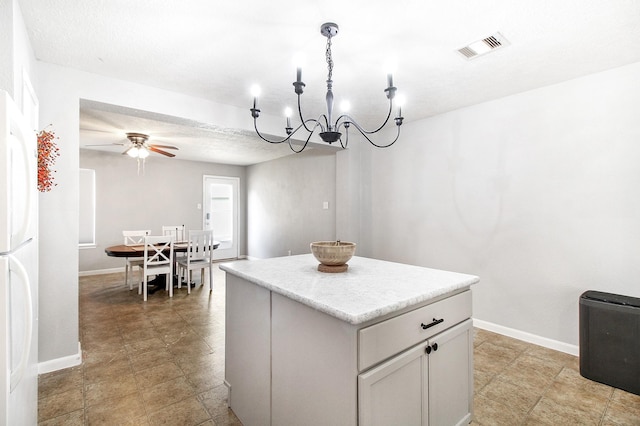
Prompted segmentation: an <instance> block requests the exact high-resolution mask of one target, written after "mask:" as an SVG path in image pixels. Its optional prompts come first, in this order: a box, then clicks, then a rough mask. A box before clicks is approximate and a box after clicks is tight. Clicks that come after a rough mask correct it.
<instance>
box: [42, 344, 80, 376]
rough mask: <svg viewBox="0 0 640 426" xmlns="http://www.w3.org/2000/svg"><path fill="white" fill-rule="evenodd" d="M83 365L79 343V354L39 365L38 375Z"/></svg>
mask: <svg viewBox="0 0 640 426" xmlns="http://www.w3.org/2000/svg"><path fill="white" fill-rule="evenodd" d="M80 364H82V348H81V346H80V342H78V353H77V354H74V355H70V356H65V357H62V358H56V359H52V360H49V361H45V362H40V363H38V374H45V373H51V372H52V371H58V370H64V369H65V368H71V367H75V366H76V365H80Z"/></svg>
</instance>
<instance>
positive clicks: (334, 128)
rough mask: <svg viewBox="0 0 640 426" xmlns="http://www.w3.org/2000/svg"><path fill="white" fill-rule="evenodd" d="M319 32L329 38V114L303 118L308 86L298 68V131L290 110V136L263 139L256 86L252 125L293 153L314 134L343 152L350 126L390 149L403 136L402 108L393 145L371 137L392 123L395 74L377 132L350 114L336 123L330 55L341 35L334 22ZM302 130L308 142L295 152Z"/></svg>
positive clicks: (271, 141)
mask: <svg viewBox="0 0 640 426" xmlns="http://www.w3.org/2000/svg"><path fill="white" fill-rule="evenodd" d="M320 33H321V34H322V35H323V36H325V37H326V38H327V47H326V61H327V68H328V75H327V95H326V102H327V112H326V114H322V115H320V116H319V117H318V118H304V116H303V115H302V106H301V104H300V97H301V95H302V93H303V90H304V87H305V84H304V83H303V82H302V69H301V68H300V67H298V68H297V70H296V81H294V82H293V87H294V91H295V92H296V94H297V95H298V115H299V117H300V121H301V124H300V125H299V126H298V127H296V128H295V129H294V128H293V127H291V118H290V115H291V110H290V109H288V111H287V112H286V115H287V119H286V127H285V132H286V133H287V136H286V137H284V138H282V139H280V140H270V139H267V138H266V137H264V136H263V135H262V134H261V133H260V131H259V130H258V117H260V110H259V109H258V107H257V102H258V101H257V99H258V95H259V89H258V88H257V87H254V89H253V90H252V92H253V108H251V109H250V110H251V116H252V117H253V125H254V127H255V130H256V133H257V134H258V136H259V137H260V138H261V139H262V140H264V141H266V142H269V143H274V144H277V143H282V142H288V143H289V147H290V148H291V150H292V151H294V152H302V150H304V149H305V148H306V147H307V144H308V143H309V140H310V139H311V136H313V134H315V133H318V135H319V136H320V139H322V140H323V141H324V142H326V143H328V144H333V143H334V142H340V146H341V147H342V148H343V149H344V148H346V147H347V145H348V143H349V129H350V128H351V126H353V127H355V128H356V129H357V130H358V132H360V134H362V136H364V138H365V139H366V140H367V141H369V143H371V145H373V146H375V147H377V148H387V147H390V146H391V145H393V144H394V143H395V142H396V141H397V140H398V138H399V137H400V126H401V125H402V120H403V119H404V117H402V108H401V107H398V115H397V116H396V117H395V118H394V121H395V124H396V127H397V129H398V131H397V134H396V136H395V138H394V139H393V140H392V141H391V142H389V143H387V144H383V145H381V144H377V143H375V142H373V141H372V140H371V138H370V135H372V134H374V133H377V132H379V131H380V130H382V129H383V128H384V127H385V126H386V125H387V123H388V122H389V118H390V117H391V111H392V110H393V99H394V98H395V95H396V90H397V88H396V87H395V86H394V85H393V75H392V74H388V75H387V86H388V87H387V88H386V89H384V91H385V92H386V94H387V99H389V111H388V113H387V117H386V118H385V120H384V122H383V123H382V124H381V125H380V126H379V127H377V128H376V129H375V130H366V129H364V128H363V127H362V126H361V125H360V124H358V123H357V122H356V121H355V120H354V119H353V118H352V117H351V116H350V115H348V114H342V115H340V116H339V117H338V118H337V119H336V120H335V121H332V120H333V91H332V87H333V80H332V76H333V58H332V56H331V39H332V38H333V37H335V36H336V35H337V34H338V25H337V24H334V23H332V22H328V23H325V24H322V26H321V27H320ZM301 129H302V130H303V132H306V141H305V143H304V145H302V148H300V149H299V150H296V149H295V148H294V147H293V145H292V144H291V138H292V137H293V135H295V134H296V133H297V132H298V131H299V130H301ZM343 129H344V141H343V135H342V132H341V131H342V130H343Z"/></svg>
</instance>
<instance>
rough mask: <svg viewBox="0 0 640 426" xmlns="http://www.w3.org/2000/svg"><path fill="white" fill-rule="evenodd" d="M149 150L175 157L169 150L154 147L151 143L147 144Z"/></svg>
mask: <svg viewBox="0 0 640 426" xmlns="http://www.w3.org/2000/svg"><path fill="white" fill-rule="evenodd" d="M149 151H153V152H156V153H158V154H162V155H166V156H167V157H175V154H172V153H170V152H167V151H163V150H161V149H158V148H156V147H154V146H153V145H149Z"/></svg>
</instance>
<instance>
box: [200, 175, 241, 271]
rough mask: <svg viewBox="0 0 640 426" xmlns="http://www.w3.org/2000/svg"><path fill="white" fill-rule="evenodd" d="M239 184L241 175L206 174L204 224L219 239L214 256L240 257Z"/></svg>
mask: <svg viewBox="0 0 640 426" xmlns="http://www.w3.org/2000/svg"><path fill="white" fill-rule="evenodd" d="M239 186H240V178H235V177H221V176H208V175H205V176H204V181H203V200H202V206H203V209H202V221H203V228H204V229H211V230H213V239H214V240H216V241H219V242H220V246H219V247H218V248H217V249H216V250H214V251H213V259H214V260H220V259H237V258H238V247H239V245H238V200H239V195H238V188H239Z"/></svg>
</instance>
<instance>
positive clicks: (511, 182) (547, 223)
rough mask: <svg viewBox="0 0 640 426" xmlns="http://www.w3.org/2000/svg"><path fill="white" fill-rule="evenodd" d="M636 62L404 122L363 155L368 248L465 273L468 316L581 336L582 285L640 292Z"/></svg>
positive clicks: (544, 333)
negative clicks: (470, 278) (391, 137)
mask: <svg viewBox="0 0 640 426" xmlns="http://www.w3.org/2000/svg"><path fill="white" fill-rule="evenodd" d="M639 111H640V63H636V64H633V65H629V66H625V67H621V68H617V69H613V70H609V71H606V72H602V73H598V74H593V75H590V76H586V77H583V78H579V79H575V80H571V81H567V82H565V83H561V84H557V85H553V86H549V87H545V88H541V89H538V90H533V91H530V92H526V93H522V94H518V95H515V96H510V97H507V98H503V99H499V100H496V101H493V102H487V103H484V104H480V105H476V106H473V107H469V108H464V109H461V110H457V111H453V112H450V113H447V114H442V115H439V116H436V117H432V118H430V119H426V120H421V121H418V122H409V123H406V125H404V126H403V127H404V129H403V136H402V138H401V140H400V141H399V142H398V143H397V144H396V146H394V147H393V148H392V149H387V150H373V149H369V148H367V147H364V148H362V150H361V151H362V152H361V153H360V154H359V155H358V156H359V161H360V170H359V173H358V174H357V177H358V179H360V180H361V182H362V183H361V185H360V187H359V188H358V189H357V192H354V193H353V194H352V195H353V198H359V199H360V200H361V201H360V203H359V205H360V207H359V208H360V217H359V218H357V220H358V221H363V222H366V223H367V226H366V232H365V233H364V234H362V235H360V238H361V240H360V241H359V242H361V243H363V242H364V244H366V246H367V247H368V249H369V250H370V254H371V255H372V257H375V258H381V259H388V260H393V261H399V262H404V263H410V264H416V265H422V266H427V267H433V268H439V269H445V270H453V271H457V272H464V273H471V274H476V275H478V276H480V279H481V281H480V284H479V285H478V286H476V287H475V288H474V312H473V314H474V317H475V318H477V319H480V320H483V321H486V322H489V323H492V324H496V325H499V326H502V327H507V328H510V329H515V330H519V331H521V332H523V333H531V334H533V335H536V336H541V337H543V338H547V339H552V340H555V341H558V342H564V343H566V344H569V345H577V344H578V299H579V296H580V294H581V293H582V292H584V291H585V290H590V289H593V290H600V291H606V292H613V293H620V294H626V295H630V296H635V297H640V285H638V279H637V277H638V275H639V273H640V262H638V259H640V191H639V190H638V188H640V167H639V164H640V120H639V119H638V112H639Z"/></svg>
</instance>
